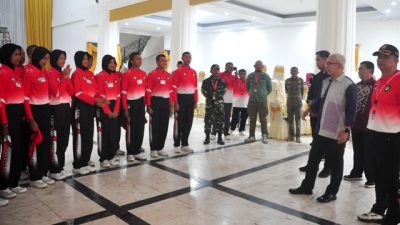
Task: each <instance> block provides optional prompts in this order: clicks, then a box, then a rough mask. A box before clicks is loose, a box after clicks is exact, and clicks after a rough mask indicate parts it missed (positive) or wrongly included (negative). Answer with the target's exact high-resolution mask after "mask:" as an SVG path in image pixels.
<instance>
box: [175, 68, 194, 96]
mask: <svg viewBox="0 0 400 225" xmlns="http://www.w3.org/2000/svg"><path fill="white" fill-rule="evenodd" d="M173 80H174V88H175V89H176V93H177V94H194V102H195V103H197V101H198V99H199V95H198V90H197V73H196V71H195V70H193V69H192V68H190V67H189V66H182V67H181V68H179V69H177V70H176V71H175V73H174V76H173Z"/></svg>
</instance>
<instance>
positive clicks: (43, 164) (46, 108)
mask: <svg viewBox="0 0 400 225" xmlns="http://www.w3.org/2000/svg"><path fill="white" fill-rule="evenodd" d="M31 109H32V114H33V118H34V119H35V121H36V123H37V124H38V127H39V130H40V132H41V133H42V137H43V140H42V143H40V144H38V145H36V159H37V164H36V165H34V164H32V163H30V164H29V176H30V179H31V181H36V180H41V179H42V177H43V176H47V173H48V172H49V165H50V145H51V136H50V128H51V125H50V105H49V104H46V105H31Z"/></svg>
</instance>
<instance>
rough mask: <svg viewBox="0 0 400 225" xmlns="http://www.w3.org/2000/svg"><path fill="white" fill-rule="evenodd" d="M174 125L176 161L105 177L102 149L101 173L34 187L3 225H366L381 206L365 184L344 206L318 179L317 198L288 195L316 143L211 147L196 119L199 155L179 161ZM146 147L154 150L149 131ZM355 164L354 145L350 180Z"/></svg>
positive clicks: (344, 198)
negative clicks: (329, 198)
mask: <svg viewBox="0 0 400 225" xmlns="http://www.w3.org/2000/svg"><path fill="white" fill-rule="evenodd" d="M170 122H171V123H170V131H169V133H168V138H167V141H166V148H165V149H166V150H167V151H168V152H169V153H170V155H169V156H168V157H165V158H157V159H152V160H149V161H146V162H134V163H127V162H126V160H125V157H124V156H121V157H120V165H119V166H118V167H113V168H109V169H101V168H100V167H99V162H98V156H97V150H96V146H95V147H94V149H93V153H92V160H93V161H95V162H96V168H97V172H96V173H92V174H89V175H85V176H75V177H72V176H71V177H68V178H67V179H66V180H65V181H60V182H56V184H55V185H50V186H49V187H48V188H46V189H43V190H39V189H34V188H29V187H28V192H27V193H25V194H20V195H18V197H17V198H15V199H12V200H11V201H10V203H9V205H8V206H6V207H1V208H0V224H1V225H9V224H10V225H11V224H13V225H24V224H35V225H38V224H104V225H110V224H139V225H141V224H160V225H181V224H182V225H183V224H190V225H196V224H204V225H232V224H238V225H247V224H248V225H261V224H273V225H277V224H278V225H281V224H293V225H295V224H296V225H302V224H327V225H330V224H332V225H333V224H344V225H349V224H363V223H361V222H358V221H357V215H358V214H360V213H364V212H367V211H369V209H370V207H371V205H372V203H373V202H374V199H375V198H374V189H373V188H372V189H367V188H364V186H363V184H364V182H365V180H363V181H357V182H348V181H343V182H342V185H341V188H340V191H339V193H338V196H337V197H338V199H337V200H336V201H334V202H331V203H327V204H321V203H318V202H317V201H316V200H315V199H316V197H318V196H319V195H321V194H323V192H324V190H325V187H326V185H327V184H328V183H329V178H318V179H317V182H316V187H315V189H314V194H313V195H311V196H293V195H290V194H289V193H288V189H289V188H291V187H297V186H298V185H299V184H300V182H301V180H302V179H303V177H304V173H301V172H299V170H298V167H300V166H303V165H305V163H306V161H307V157H308V151H309V149H310V146H309V143H310V141H311V138H310V137H302V140H303V143H302V144H297V143H294V142H291V143H289V142H283V141H275V140H269V144H267V145H264V144H262V143H261V142H260V141H258V142H255V143H251V144H244V143H243V141H244V138H245V137H242V136H239V135H238V134H236V135H234V136H233V138H232V140H229V141H228V140H226V145H225V146H223V147H221V146H218V145H217V144H216V143H215V142H212V143H211V144H210V145H208V146H204V145H203V144H202V141H203V138H204V135H203V121H202V119H195V121H194V125H193V129H192V133H191V135H190V141H189V142H190V144H191V147H192V148H193V149H194V150H195V152H194V153H192V154H178V155H176V154H175V153H174V151H173V147H172V126H171V125H172V120H171V121H170ZM146 129H147V127H146ZM258 132H259V131H258ZM257 138H260V137H257ZM144 143H145V144H144V148H146V149H149V146H148V134H147V130H146V135H145V141H144ZM121 149H123V150H125V145H124V143H123V142H121ZM71 151H72V150H71V149H68V151H67V160H66V161H67V165H66V170H67V171H71V169H72V165H71V163H72V152H71ZM146 153H147V155H148V159H150V157H149V151H148V150H147V151H146ZM352 156H353V153H352V147H351V143H348V145H347V148H346V152H345V170H344V173H345V174H347V173H348V172H349V171H350V169H351V167H352ZM321 167H322V165H321Z"/></svg>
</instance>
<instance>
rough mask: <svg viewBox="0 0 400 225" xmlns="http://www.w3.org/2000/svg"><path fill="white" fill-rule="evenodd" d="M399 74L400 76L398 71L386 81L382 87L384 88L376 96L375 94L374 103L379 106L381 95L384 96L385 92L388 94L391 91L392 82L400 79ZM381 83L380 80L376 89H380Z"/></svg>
mask: <svg viewBox="0 0 400 225" xmlns="http://www.w3.org/2000/svg"><path fill="white" fill-rule="evenodd" d="M399 74H400V72H398V71H397V73H396V74H394V75H393V76H392V77H391V78H390V79H389V80H388V81H386V83H385V85H382V87H381V88H380V89H379V90H378V91H377V92H376V94H375V100H374V103H375V104H378V100H379V97H380V96H381V94H382V92H383V91H385V92H388V91H389V90H390V88H391V86H390V85H389V84H390V82H391V81H392V80H393V79H394V78H396V77H398V76H399ZM380 83H381V80H378V81H377V84H376V87H379V85H380Z"/></svg>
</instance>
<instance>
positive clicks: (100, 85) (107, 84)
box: [96, 70, 121, 114]
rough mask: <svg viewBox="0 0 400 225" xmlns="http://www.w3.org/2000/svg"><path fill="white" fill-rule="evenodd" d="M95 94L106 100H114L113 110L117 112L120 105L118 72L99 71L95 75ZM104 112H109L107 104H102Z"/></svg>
mask: <svg viewBox="0 0 400 225" xmlns="http://www.w3.org/2000/svg"><path fill="white" fill-rule="evenodd" d="M96 84H97V94H98V95H99V96H100V97H103V98H105V99H107V100H109V101H110V100H115V105H114V110H113V112H119V106H120V97H121V95H120V92H121V87H120V76H119V73H115V72H114V73H111V74H110V73H108V72H107V71H104V70H103V71H101V72H100V73H98V74H97V75H96ZM103 111H104V113H105V114H108V113H110V112H111V109H110V106H109V105H104V106H103Z"/></svg>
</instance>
